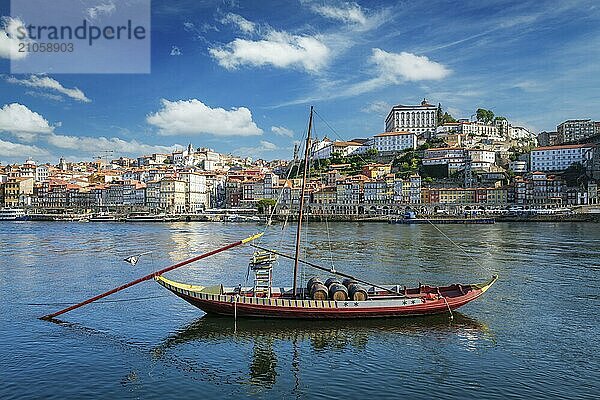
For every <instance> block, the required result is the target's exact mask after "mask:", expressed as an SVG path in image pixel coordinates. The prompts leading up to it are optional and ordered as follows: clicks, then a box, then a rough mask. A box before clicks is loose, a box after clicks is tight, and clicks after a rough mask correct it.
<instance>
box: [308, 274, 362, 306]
mask: <svg viewBox="0 0 600 400" xmlns="http://www.w3.org/2000/svg"><path fill="white" fill-rule="evenodd" d="M306 288H307V289H308V293H309V294H310V298H311V299H313V300H328V299H330V300H336V301H346V300H348V299H350V300H353V301H365V300H367V299H368V298H369V296H368V294H367V291H366V289H365V288H364V287H362V286H361V285H359V284H358V283H357V282H355V281H353V280H352V279H344V280H343V282H340V281H339V279H337V278H329V279H327V280H326V281H325V283H323V282H321V280H320V279H319V278H318V277H316V276H315V277H312V278H310V279H309V280H308V284H307V285H306Z"/></svg>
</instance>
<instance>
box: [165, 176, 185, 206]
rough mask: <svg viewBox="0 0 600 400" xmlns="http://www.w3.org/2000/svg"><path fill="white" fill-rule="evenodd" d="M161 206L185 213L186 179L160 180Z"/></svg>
mask: <svg viewBox="0 0 600 400" xmlns="http://www.w3.org/2000/svg"><path fill="white" fill-rule="evenodd" d="M159 204H160V208H162V209H163V210H164V211H166V212H169V213H177V214H179V213H184V212H185V204H186V190H185V181H183V180H180V179H177V178H165V179H163V180H162V181H160V200H159Z"/></svg>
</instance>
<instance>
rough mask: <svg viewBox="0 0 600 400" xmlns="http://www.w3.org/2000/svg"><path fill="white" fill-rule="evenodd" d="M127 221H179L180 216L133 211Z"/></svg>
mask: <svg viewBox="0 0 600 400" xmlns="http://www.w3.org/2000/svg"><path fill="white" fill-rule="evenodd" d="M125 221H127V222H175V221H179V217H177V216H175V215H167V214H164V213H161V214H148V213H132V214H129V215H128V216H127V217H126V218H125Z"/></svg>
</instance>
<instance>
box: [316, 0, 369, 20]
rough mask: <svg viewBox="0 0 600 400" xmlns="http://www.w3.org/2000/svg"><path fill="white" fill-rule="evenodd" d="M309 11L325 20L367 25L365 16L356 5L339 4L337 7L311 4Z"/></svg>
mask: <svg viewBox="0 0 600 400" xmlns="http://www.w3.org/2000/svg"><path fill="white" fill-rule="evenodd" d="M311 9H312V10H313V11H314V12H316V13H317V14H320V15H322V16H323V17H325V18H329V19H334V20H337V21H342V22H345V23H350V24H359V25H365V24H366V23H367V16H366V15H365V13H364V12H363V9H362V8H361V7H360V6H359V5H358V4H356V3H341V4H340V5H339V6H337V7H336V6H333V5H330V4H327V5H325V4H313V5H312V6H311Z"/></svg>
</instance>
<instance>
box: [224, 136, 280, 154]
mask: <svg viewBox="0 0 600 400" xmlns="http://www.w3.org/2000/svg"><path fill="white" fill-rule="evenodd" d="M277 150H279V147H278V146H277V145H276V144H275V143H271V142H267V141H266V140H261V141H260V144H259V145H258V146H256V147H240V148H238V149H235V150H233V151H232V154H236V155H240V156H244V157H247V156H250V157H253V158H259V157H262V156H264V154H265V153H269V152H273V151H277Z"/></svg>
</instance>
